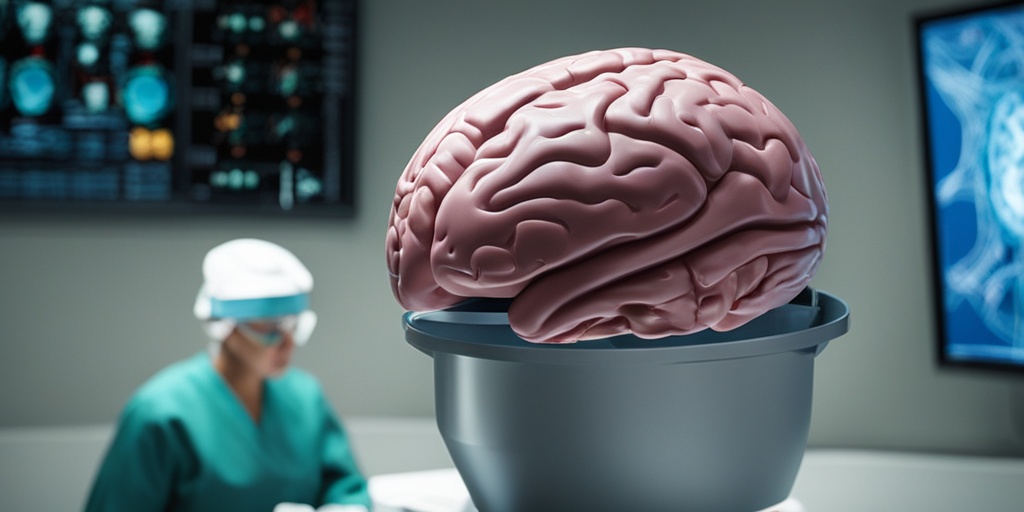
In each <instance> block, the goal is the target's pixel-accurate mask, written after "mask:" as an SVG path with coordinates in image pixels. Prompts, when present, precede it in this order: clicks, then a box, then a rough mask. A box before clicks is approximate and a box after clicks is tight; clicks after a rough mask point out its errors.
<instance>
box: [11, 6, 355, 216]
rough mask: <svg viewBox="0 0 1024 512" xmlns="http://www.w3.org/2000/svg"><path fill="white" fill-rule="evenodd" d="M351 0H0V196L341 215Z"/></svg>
mask: <svg viewBox="0 0 1024 512" xmlns="http://www.w3.org/2000/svg"><path fill="white" fill-rule="evenodd" d="M355 25H356V16H355V0H272V1H256V0H251V1H222V0H218V1H214V0H168V1H143V0H50V1H42V0H39V1H24V0H9V1H0V208H2V209H4V210H8V211H9V210H19V209H45V210H69V211H70V210H73V209H77V210H102V211H112V212H125V213H133V212H177V213H186V212H187V213H202V212H235V213H241V214H276V215H342V216H344V215H349V214H351V213H352V210H353V199H354V192H353V175H354V169H353V165H354V158H353V151H354V146H355V143H354V140H355V135H354V132H353V130H354V129H355V122H354V114H355V112H354V110H355V90H354V84H355V29H356V27H355Z"/></svg>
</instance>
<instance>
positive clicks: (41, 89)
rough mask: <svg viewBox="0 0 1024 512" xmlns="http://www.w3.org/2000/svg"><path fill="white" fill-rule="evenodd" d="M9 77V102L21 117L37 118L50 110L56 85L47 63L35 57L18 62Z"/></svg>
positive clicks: (51, 70)
mask: <svg viewBox="0 0 1024 512" xmlns="http://www.w3.org/2000/svg"><path fill="white" fill-rule="evenodd" d="M10 75H11V76H10V93H11V101H12V102H13V103H14V107H15V108H16V109H17V110H18V112H19V113H21V115H23V116H26V117H37V116H41V115H43V114H45V113H46V112H47V111H49V110H50V107H51V106H52V105H53V95H54V92H55V91H56V84H54V77H53V69H52V67H51V66H50V64H49V63H48V62H46V61H45V60H43V59H40V58H35V57H28V58H25V59H22V60H19V61H18V62H15V63H14V65H13V66H11V73H10Z"/></svg>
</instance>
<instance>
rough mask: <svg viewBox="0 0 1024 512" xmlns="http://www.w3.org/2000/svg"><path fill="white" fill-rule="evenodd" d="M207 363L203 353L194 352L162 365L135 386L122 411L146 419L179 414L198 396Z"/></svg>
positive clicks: (206, 369)
mask: <svg viewBox="0 0 1024 512" xmlns="http://www.w3.org/2000/svg"><path fill="white" fill-rule="evenodd" d="M209 364H210V363H209V359H208V356H207V355H206V354H197V355H195V356H193V357H190V358H188V359H184V360H181V361H177V362H175V363H172V364H170V365H168V366H166V367H164V368H163V369H161V370H160V371H158V372H157V373H155V374H154V375H153V376H152V377H150V378H149V380H147V381H146V382H145V383H143V384H142V385H141V386H139V388H138V389H137V390H136V391H135V393H134V394H133V395H132V397H131V398H130V399H129V401H128V404H127V406H126V407H125V412H126V413H131V414H135V415H137V416H142V417H150V418H160V417H165V416H174V415H177V414H179V413H180V412H181V411H182V409H185V408H187V407H188V406H189V404H190V403H192V404H195V403H196V402H195V401H196V399H198V398H200V396H199V395H201V394H202V390H201V389H199V388H200V387H201V385H202V383H203V382H204V381H205V380H207V379H208V376H207V373H209V372H208V368H207V367H208V366H209Z"/></svg>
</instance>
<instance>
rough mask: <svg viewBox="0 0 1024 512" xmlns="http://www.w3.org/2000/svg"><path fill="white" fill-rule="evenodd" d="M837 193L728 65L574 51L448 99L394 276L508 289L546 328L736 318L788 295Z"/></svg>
mask: <svg viewBox="0 0 1024 512" xmlns="http://www.w3.org/2000/svg"><path fill="white" fill-rule="evenodd" d="M827 216H828V202H827V198H826V195H825V189H824V185H823V183H822V179H821V174H820V172H819V170H818V167H817V164H816V163H815V161H814V158H813V157H812V156H811V154H810V152H809V151H808V150H807V148H806V146H805V145H804V142H803V140H802V138H801V137H800V135H799V133H797V130H796V129H795V128H794V126H793V125H792V123H790V121H789V120H788V119H787V118H786V117H785V116H784V115H783V114H782V113H781V112H780V111H779V110H778V109H777V108H776V107H775V106H774V105H772V104H771V103H770V102H768V100H767V99H765V98H764V97H763V96H762V95H761V94H759V93H758V92H757V91H754V90H753V89H751V88H749V87H746V86H745V85H743V84H742V83H741V82H740V81H739V80H738V79H737V78H736V77H734V76H733V75H731V74H730V73H728V72H726V71H724V70H722V69H720V68H718V67H716V66H713V65H711V64H708V63H707V62H703V61H701V60H699V59H697V58H694V57H692V56H689V55H685V54H681V53H677V52H673V51H667V50H649V49H641V48H626V49H617V50H608V51H597V52H590V53H585V54H581V55H577V56H571V57H565V58H561V59H558V60H554V61H552V62H549V63H546V64H543V65H540V66H537V67H535V68H532V69H529V70H527V71H524V72H522V73H520V74H517V75H513V76H510V77H508V78H506V79H504V80H502V81H500V82H498V83H496V84H494V85H493V86H491V87H489V88H487V89H484V90H483V91H481V92H480V93H478V94H476V95H475V96H473V97H471V98H470V99H469V100H467V101H466V102H465V103H463V104H462V105H460V106H459V107H457V108H455V109H454V110H453V111H452V112H451V113H449V114H448V115H447V116H446V117H445V118H444V119H443V120H442V121H441V122H440V123H439V124H438V125H437V126H436V127H435V128H434V130H433V131H432V132H431V133H430V134H429V135H428V136H427V138H426V140H425V141H424V142H423V144H422V145H421V146H420V148H419V149H418V150H417V152H416V153H415V155H414V156H413V158H412V160H411V161H410V162H409V164H408V166H407V167H406V169H405V171H404V173H403V175H402V177H401V178H400V180H399V182H398V185H397V188H396V191H395V197H394V203H393V205H392V210H391V217H390V222H389V227H388V234H387V265H388V270H389V273H390V276H391V285H392V290H393V291H394V294H395V296H396V298H397V299H398V301H399V302H400V303H401V304H402V306H404V307H405V308H406V309H409V310H415V311H427V310H435V309H442V308H446V307H449V306H453V305H455V304H458V303H460V302H463V301H465V300H466V299H467V298H471V297H491V298H511V299H512V300H511V305H510V307H509V310H508V318H509V324H510V326H511V327H512V329H513V330H514V331H515V332H516V333H517V334H518V335H520V336H521V337H522V338H524V339H526V340H529V341H534V342H572V341H576V340H581V339H591V338H600V337H607V336H613V335H618V334H625V333H633V334H635V335H637V336H639V337H642V338H660V337H664V336H669V335H677V334H688V333H693V332H696V331H700V330H703V329H706V328H712V329H715V330H729V329H733V328H735V327H738V326H740V325H742V324H744V323H746V322H748V321H749V320H751V319H753V318H755V317H757V316H759V315H760V314H762V313H764V312H765V311H767V310H769V309H771V308H774V307H777V306H780V305H782V304H785V303H786V302H788V301H789V300H791V299H792V298H793V297H795V296H796V295H797V294H798V293H799V292H800V291H801V290H802V289H803V288H804V287H805V286H806V285H807V283H808V282H809V281H810V280H811V278H812V277H813V275H814V273H815V271H816V270H817V267H818V263H819V261H820V260H821V256H822V252H823V250H824V247H825V232H826V223H827Z"/></svg>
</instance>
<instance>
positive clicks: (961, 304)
mask: <svg viewBox="0 0 1024 512" xmlns="http://www.w3.org/2000/svg"><path fill="white" fill-rule="evenodd" d="M922 34H923V36H922V40H921V46H922V55H923V63H922V65H923V66H924V75H925V76H924V79H925V82H926V85H927V87H928V93H929V94H928V97H927V102H928V108H929V109H930V111H931V112H932V115H931V116H930V117H929V122H928V129H929V132H930V134H931V137H932V139H931V147H930V156H931V162H932V166H931V172H932V179H933V185H934V186H933V190H932V194H933V200H934V206H935V219H934V221H935V228H936V236H937V237H938V244H937V248H938V255H937V256H938V258H939V264H938V265H937V266H938V271H939V273H940V274H941V281H942V285H943V291H944V303H943V305H942V307H943V310H944V313H945V327H946V331H947V332H946V335H947V339H948V343H949V350H950V353H951V355H952V356H953V357H961V356H962V357H968V358H977V359H983V360H993V361H1018V362H1021V361H1024V326H1022V325H1021V321H1022V320H1024V279H1022V277H1021V276H1024V254H1022V250H1024V247H1022V244H1021V241H1022V240H1024V95H1022V93H1021V87H1020V84H1021V81H1022V80H1024V53H1022V52H1021V47H1020V43H1019V41H1020V40H1021V37H1024V10H1021V9H1020V8H1019V7H1018V8H1016V12H1015V13H1010V15H1007V13H999V14H998V15H985V16H975V17H971V18H965V19H963V20H958V19H953V20H944V21H942V22H935V23H933V24H931V25H929V26H926V27H925V30H924V31H923V32H922Z"/></svg>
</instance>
